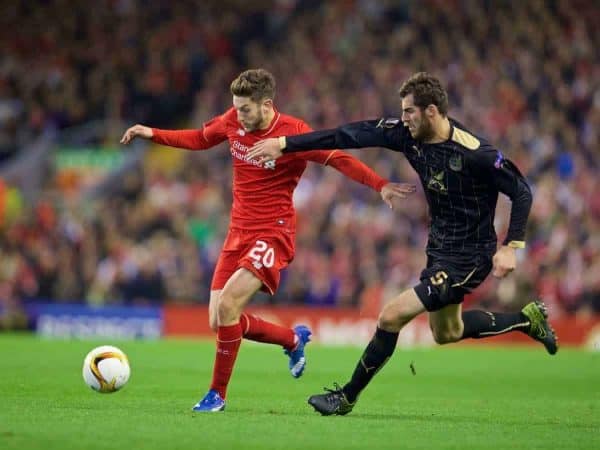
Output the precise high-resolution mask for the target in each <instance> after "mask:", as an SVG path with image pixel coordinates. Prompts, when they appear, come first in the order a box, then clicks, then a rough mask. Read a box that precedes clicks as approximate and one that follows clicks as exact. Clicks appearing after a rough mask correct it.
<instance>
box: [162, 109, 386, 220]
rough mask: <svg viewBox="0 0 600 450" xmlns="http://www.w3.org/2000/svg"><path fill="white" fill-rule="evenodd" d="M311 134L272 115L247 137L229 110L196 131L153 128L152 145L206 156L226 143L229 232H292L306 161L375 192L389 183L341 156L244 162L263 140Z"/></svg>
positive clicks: (301, 123) (338, 153) (333, 153)
mask: <svg viewBox="0 0 600 450" xmlns="http://www.w3.org/2000/svg"><path fill="white" fill-rule="evenodd" d="M310 131H312V129H311V128H310V127H309V126H308V125H307V124H306V123H305V122H304V121H302V120H300V119H297V118H295V117H292V116H288V115H285V114H281V113H280V112H278V111H277V110H276V111H275V116H274V117H273V120H272V121H271V123H270V124H269V127H268V128H267V129H265V130H255V131H252V132H247V131H245V130H244V128H243V127H242V126H241V124H240V123H239V122H238V120H237V113H236V110H235V109H234V108H231V109H229V110H228V111H227V112H226V113H225V114H223V115H220V116H217V117H215V118H214V119H212V120H211V121H209V122H207V123H205V124H204V126H203V127H202V129H200V130H159V129H155V128H153V133H154V135H153V138H152V140H153V141H154V142H156V143H158V144H164V145H169V146H171V147H179V148H185V149H189V150H206V149H209V148H211V147H213V146H215V145H217V144H219V143H221V142H223V141H225V140H228V141H229V150H230V152H231V156H232V157H233V206H232V209H231V226H232V227H237V228H244V229H254V230H258V229H265V228H267V229H270V228H280V227H282V226H285V228H288V229H289V230H291V231H294V230H295V224H296V220H295V219H296V212H295V209H294V205H293V201H292V194H293V192H294V189H295V188H296V185H297V184H298V181H299V180H300V177H301V176H302V173H303V172H304V170H305V169H306V165H307V161H314V162H316V163H319V164H323V165H329V166H332V167H334V168H336V169H337V170H339V171H340V172H342V173H344V174H345V175H346V176H348V177H350V178H352V179H354V180H356V181H358V182H359V183H362V184H365V185H367V186H370V187H371V188H373V189H375V190H376V191H378V192H379V191H380V190H381V188H382V187H383V186H384V185H385V184H386V183H387V180H385V179H383V178H381V177H380V176H379V175H377V174H376V173H375V172H374V171H373V170H371V169H370V168H369V167H367V166H366V165H365V164H363V163H362V162H361V161H360V160H358V159H356V158H354V157H353V156H352V155H350V154H348V153H344V152H342V151H340V150H334V151H324V150H314V151H310V152H300V153H289V154H286V155H284V156H282V157H281V158H279V159H278V160H276V161H272V162H270V163H268V164H265V165H264V166H261V165H259V164H258V162H256V161H254V160H246V153H247V152H248V150H249V149H250V148H251V147H252V146H253V145H254V144H255V143H256V142H258V141H260V140H262V139H266V138H272V137H279V136H291V135H295V134H301V133H307V132H310Z"/></svg>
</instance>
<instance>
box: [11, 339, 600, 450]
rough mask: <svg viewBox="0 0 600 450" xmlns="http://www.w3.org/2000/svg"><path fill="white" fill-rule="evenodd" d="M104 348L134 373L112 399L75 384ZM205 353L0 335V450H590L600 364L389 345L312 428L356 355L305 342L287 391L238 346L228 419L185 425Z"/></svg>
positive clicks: (259, 353)
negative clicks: (354, 400)
mask: <svg viewBox="0 0 600 450" xmlns="http://www.w3.org/2000/svg"><path fill="white" fill-rule="evenodd" d="M105 343H106V344H114V345H117V346H119V347H121V348H122V349H123V350H124V351H125V352H126V353H127V354H128V356H129V359H130V362H131V367H132V374H131V379H130V380H129V383H128V384H127V386H125V388H124V389H123V390H121V391H120V392H117V393H114V394H98V393H96V392H93V391H92V390H91V389H89V388H88V387H87V386H85V385H84V383H83V380H82V377H81V364H82V362H83V358H84V356H85V354H86V353H87V352H88V351H89V350H90V349H91V348H93V347H94V346H96V345H100V344H105ZM213 348H214V347H213V344H212V343H211V342H200V341H198V342H195V341H179V340H164V341H156V342H106V341H103V342H84V341H48V340H40V339H37V338H35V337H33V336H26V335H6V334H4V335H1V334H0V355H1V358H0V448H1V449H6V450H8V449H21V450H24V449H34V448H39V449H42V448H44V449H61V450H64V449H111V450H112V449H124V448H128V449H129V448H131V449H161V450H162V449H211V450H217V449H228V450H233V449H243V450H251V449H257V450H258V449H261V450H264V449H323V450H328V449H340V450H341V449H344V450H347V449H366V448H372V449H427V450H430V449H459V450H466V449H477V450H482V449H594V448H596V449H598V448H600V353H592V352H584V351H577V350H569V349H562V350H561V351H560V352H559V353H558V355H557V356H555V357H550V356H549V355H547V354H546V353H545V352H544V351H543V349H542V347H541V346H540V347H539V348H527V349H507V348H498V347H494V346H487V347H486V346H476V347H474V346H454V347H452V346H448V347H444V348H436V349H431V350H403V349H401V348H399V349H398V350H397V351H396V353H395V354H394V356H393V358H392V359H391V360H390V362H389V363H388V364H387V366H386V367H385V368H384V369H383V370H382V371H381V372H380V373H379V374H378V375H377V377H376V378H375V380H374V382H373V383H372V384H371V386H369V388H368V389H367V390H366V391H365V392H364V393H363V395H362V397H361V398H360V401H359V403H358V405H357V407H356V408H355V409H354V411H353V412H352V413H351V414H350V415H348V416H345V417H337V416H332V417H321V416H320V415H318V414H317V413H315V412H314V411H313V410H312V408H310V407H309V406H308V405H307V403H306V399H307V397H308V396H309V395H310V394H313V393H318V392H320V391H322V388H323V386H331V384H332V381H338V382H340V383H342V382H344V381H346V380H347V378H348V377H349V375H350V373H351V371H352V369H353V368H354V364H355V362H356V361H357V358H358V357H359V356H360V353H361V349H359V348H341V347H325V346H319V345H315V344H311V345H310V346H309V347H308V348H307V358H308V366H307V370H306V372H305V374H304V376H303V377H302V378H300V379H298V380H296V379H293V378H292V377H291V376H290V375H289V373H288V372H287V359H286V357H285V356H284V355H283V354H282V351H281V349H279V348H275V347H272V346H266V345H259V344H254V343H244V345H242V348H241V351H240V355H239V358H238V362H237V366H236V371H235V372H234V376H233V380H232V383H231V385H230V388H229V395H228V404H227V410H226V411H225V412H224V413H217V414H197V413H196V414H195V413H192V412H191V410H190V408H191V407H192V405H193V404H194V403H195V402H196V401H197V400H198V398H199V397H201V396H202V395H203V394H204V393H205V391H206V389H207V386H208V383H209V379H210V375H211V371H212V360H213V351H214V350H213ZM411 362H414V368H415V371H416V375H413V374H412V372H411V370H410V367H409V366H410V363H411Z"/></svg>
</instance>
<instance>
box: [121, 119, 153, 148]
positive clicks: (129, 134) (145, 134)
mask: <svg viewBox="0 0 600 450" xmlns="http://www.w3.org/2000/svg"><path fill="white" fill-rule="evenodd" d="M138 136H139V137H141V138H144V139H152V136H153V133H152V128H150V127H145V126H144V125H140V124H137V125H134V126H132V127H131V128H129V129H127V131H126V132H125V133H124V134H123V137H122V138H121V140H120V142H121V144H125V145H127V144H129V143H130V142H131V141H132V140H134V139H135V138H136V137H138Z"/></svg>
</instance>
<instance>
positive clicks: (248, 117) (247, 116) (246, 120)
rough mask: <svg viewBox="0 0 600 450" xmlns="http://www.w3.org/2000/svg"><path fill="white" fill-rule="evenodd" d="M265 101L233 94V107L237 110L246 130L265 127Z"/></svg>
mask: <svg viewBox="0 0 600 450" xmlns="http://www.w3.org/2000/svg"><path fill="white" fill-rule="evenodd" d="M263 103H264V102H260V103H258V102H255V101H252V99H251V98H250V97H238V96H235V95H234V96H233V107H234V108H235V110H236V111H237V118H238V122H240V123H241V124H242V127H244V130H245V131H255V130H259V129H261V128H264V126H265V124H264V121H265V114H264V111H263V110H264V104H263Z"/></svg>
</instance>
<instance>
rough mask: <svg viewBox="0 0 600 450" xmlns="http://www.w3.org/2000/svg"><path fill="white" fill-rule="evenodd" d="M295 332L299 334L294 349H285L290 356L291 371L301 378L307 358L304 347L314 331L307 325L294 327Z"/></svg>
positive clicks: (294, 375)
mask: <svg viewBox="0 0 600 450" xmlns="http://www.w3.org/2000/svg"><path fill="white" fill-rule="evenodd" d="M294 333H296V336H298V342H297V343H296V348H295V349H294V350H291V351H290V350H285V354H286V355H288V356H289V357H290V363H289V368H290V373H291V374H292V376H293V377H294V378H300V377H301V376H302V373H303V372H304V368H305V367H306V358H305V357H304V347H305V346H306V344H308V343H309V342H310V335H311V334H312V331H310V329H309V328H308V327H307V326H306V325H298V326H296V327H294Z"/></svg>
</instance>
